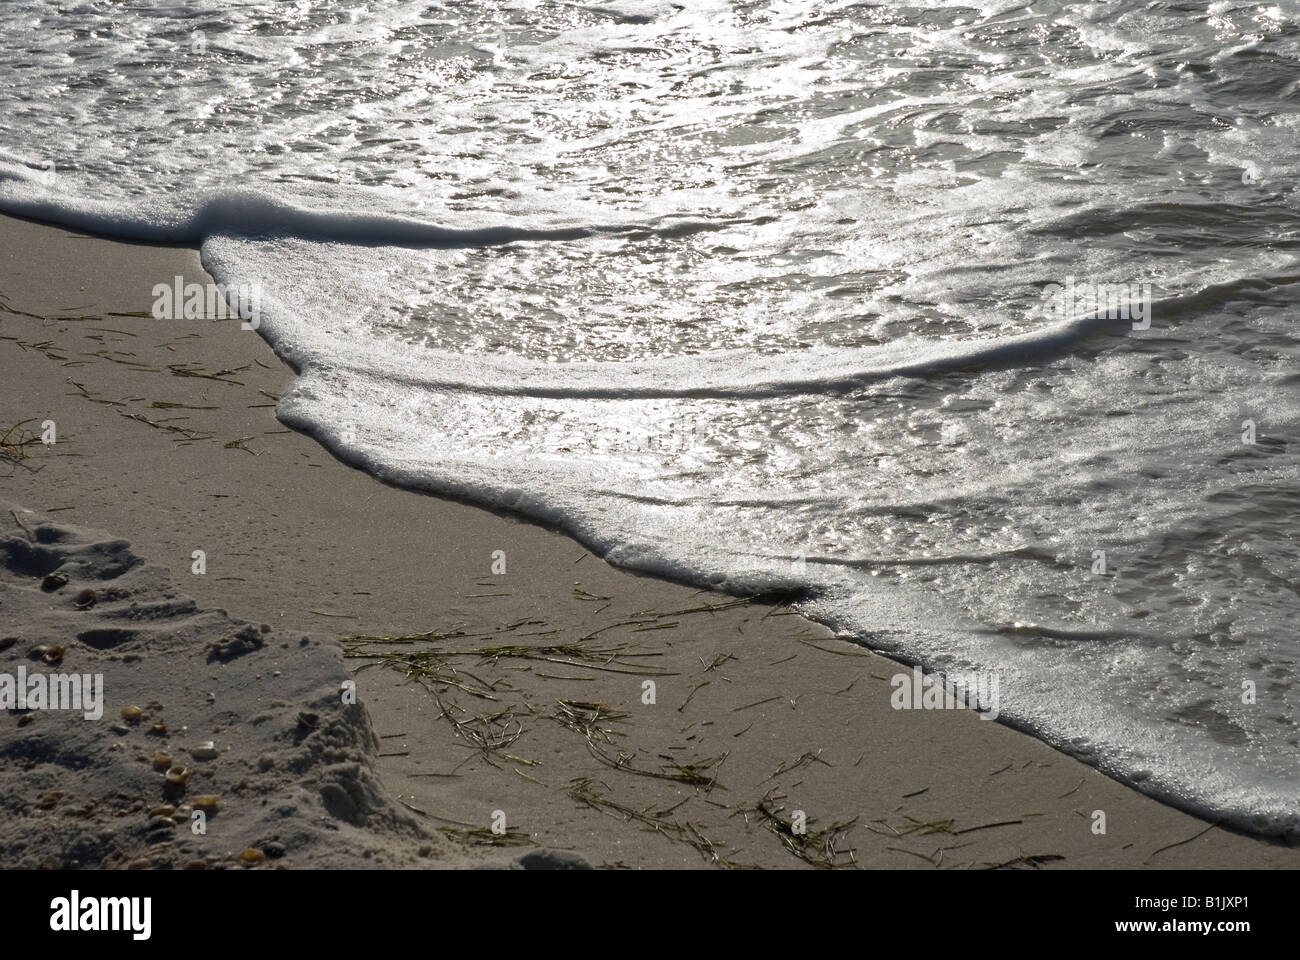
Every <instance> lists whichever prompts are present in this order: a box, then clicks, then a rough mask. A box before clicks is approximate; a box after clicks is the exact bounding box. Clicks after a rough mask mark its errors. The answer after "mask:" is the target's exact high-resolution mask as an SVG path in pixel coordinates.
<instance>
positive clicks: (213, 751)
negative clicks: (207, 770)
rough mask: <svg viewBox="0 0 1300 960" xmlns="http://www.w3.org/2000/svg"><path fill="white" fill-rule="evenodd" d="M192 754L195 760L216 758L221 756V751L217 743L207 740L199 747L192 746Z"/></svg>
mask: <svg viewBox="0 0 1300 960" xmlns="http://www.w3.org/2000/svg"><path fill="white" fill-rule="evenodd" d="M190 756H191V757H193V758H194V759H195V760H215V759H217V757H218V756H219V752H218V750H217V745H216V744H215V743H213V742H212V741H211V740H206V741H204V742H203V743H200V744H199V745H198V746H197V747H193V748H191V749H190Z"/></svg>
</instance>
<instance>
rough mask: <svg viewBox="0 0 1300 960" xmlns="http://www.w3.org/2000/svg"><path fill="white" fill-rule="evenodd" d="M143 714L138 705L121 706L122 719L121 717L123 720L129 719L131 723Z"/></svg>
mask: <svg viewBox="0 0 1300 960" xmlns="http://www.w3.org/2000/svg"><path fill="white" fill-rule="evenodd" d="M143 716H144V711H143V710H141V709H140V708H139V707H136V706H130V707H123V708H122V719H123V720H129V721H131V722H132V723H135V722H136V721H138V720H139V719H140V718H141V717H143Z"/></svg>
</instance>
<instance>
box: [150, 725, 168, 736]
mask: <svg viewBox="0 0 1300 960" xmlns="http://www.w3.org/2000/svg"><path fill="white" fill-rule="evenodd" d="M149 732H150V733H152V734H153V735H154V736H156V737H165V736H167V724H165V723H155V724H154V725H153V726H152V727H150V728H149Z"/></svg>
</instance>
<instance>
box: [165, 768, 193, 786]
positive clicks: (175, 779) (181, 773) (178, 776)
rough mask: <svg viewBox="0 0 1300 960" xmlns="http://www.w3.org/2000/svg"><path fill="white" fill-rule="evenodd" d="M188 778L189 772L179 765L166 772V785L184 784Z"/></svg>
mask: <svg viewBox="0 0 1300 960" xmlns="http://www.w3.org/2000/svg"><path fill="white" fill-rule="evenodd" d="M189 778H190V772H189V771H188V770H186V769H185V768H184V767H183V766H181V765H180V764H179V763H178V764H176V766H174V767H172V768H171V769H170V770H168V771H167V782H168V783H176V784H180V783H184V782H185V781H186V780H188V779H189Z"/></svg>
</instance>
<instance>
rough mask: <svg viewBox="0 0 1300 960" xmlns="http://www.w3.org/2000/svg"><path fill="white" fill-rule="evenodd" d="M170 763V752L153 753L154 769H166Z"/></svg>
mask: <svg viewBox="0 0 1300 960" xmlns="http://www.w3.org/2000/svg"><path fill="white" fill-rule="evenodd" d="M171 765H172V756H171V754H170V753H155V754H154V755H153V768H154V769H155V770H166V769H168V768H169V767H171Z"/></svg>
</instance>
